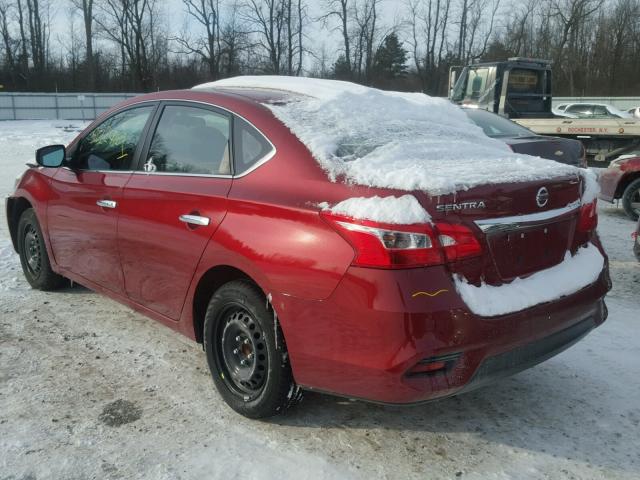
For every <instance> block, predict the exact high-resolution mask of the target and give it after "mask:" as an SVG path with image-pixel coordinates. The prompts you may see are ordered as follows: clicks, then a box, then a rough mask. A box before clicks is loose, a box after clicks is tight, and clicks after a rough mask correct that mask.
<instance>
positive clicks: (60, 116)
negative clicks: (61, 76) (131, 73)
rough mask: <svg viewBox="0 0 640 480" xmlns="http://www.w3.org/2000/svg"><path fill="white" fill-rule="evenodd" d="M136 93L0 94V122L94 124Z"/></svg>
mask: <svg viewBox="0 0 640 480" xmlns="http://www.w3.org/2000/svg"><path fill="white" fill-rule="evenodd" d="M136 95H138V94H137V93H22V92H2V93H0V120H93V119H94V118H96V117H97V116H98V115H100V114H101V113H102V112H104V111H105V110H108V109H109V108H110V107H112V106H113V105H115V104H116V103H118V102H121V101H122V100H125V99H127V98H131V97H135V96H136Z"/></svg>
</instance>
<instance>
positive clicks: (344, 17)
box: [320, 0, 352, 77]
mask: <svg viewBox="0 0 640 480" xmlns="http://www.w3.org/2000/svg"><path fill="white" fill-rule="evenodd" d="M324 7H325V9H326V10H328V11H327V12H326V13H325V14H324V15H322V17H320V19H321V20H323V21H324V22H325V25H326V21H327V20H328V19H330V18H331V17H336V18H337V19H338V21H339V24H340V25H339V27H338V28H339V30H340V34H341V35H342V46H343V49H344V59H345V73H346V74H347V76H348V77H351V74H352V67H351V37H350V35H349V27H350V24H349V20H350V18H351V8H350V4H349V0H325V3H324Z"/></svg>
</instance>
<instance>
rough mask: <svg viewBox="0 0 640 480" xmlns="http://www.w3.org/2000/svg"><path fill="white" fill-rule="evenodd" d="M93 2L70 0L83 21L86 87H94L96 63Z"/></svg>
mask: <svg viewBox="0 0 640 480" xmlns="http://www.w3.org/2000/svg"><path fill="white" fill-rule="evenodd" d="M93 2H94V0H71V3H72V5H73V6H74V7H75V8H76V9H77V10H79V11H80V12H81V13H82V20H83V23H84V45H85V56H84V62H85V66H86V71H87V87H88V89H89V90H93V89H95V87H96V65H95V59H94V56H93Z"/></svg>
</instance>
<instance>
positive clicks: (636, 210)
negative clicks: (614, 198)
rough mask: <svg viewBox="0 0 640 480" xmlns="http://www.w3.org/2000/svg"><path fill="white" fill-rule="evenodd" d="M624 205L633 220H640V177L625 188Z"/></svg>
mask: <svg viewBox="0 0 640 480" xmlns="http://www.w3.org/2000/svg"><path fill="white" fill-rule="evenodd" d="M634 204H635V205H634ZM622 206H623V207H624V211H625V212H626V214H627V215H628V216H629V217H631V218H632V219H633V220H638V215H639V214H640V178H636V179H635V180H634V181H633V182H631V183H630V184H629V185H627V188H625V189H624V193H623V194H622Z"/></svg>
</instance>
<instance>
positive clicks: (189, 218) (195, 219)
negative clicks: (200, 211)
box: [178, 215, 210, 227]
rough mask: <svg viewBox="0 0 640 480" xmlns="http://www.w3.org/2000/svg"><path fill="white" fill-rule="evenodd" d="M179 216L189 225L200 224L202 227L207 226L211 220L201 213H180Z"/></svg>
mask: <svg viewBox="0 0 640 480" xmlns="http://www.w3.org/2000/svg"><path fill="white" fill-rule="evenodd" d="M178 218H179V219H180V221H181V222H184V223H188V224H189V225H200V226H202V227H206V226H207V225H209V222H210V220H209V219H208V218H207V217H201V216H199V215H180V216H179V217H178Z"/></svg>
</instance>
